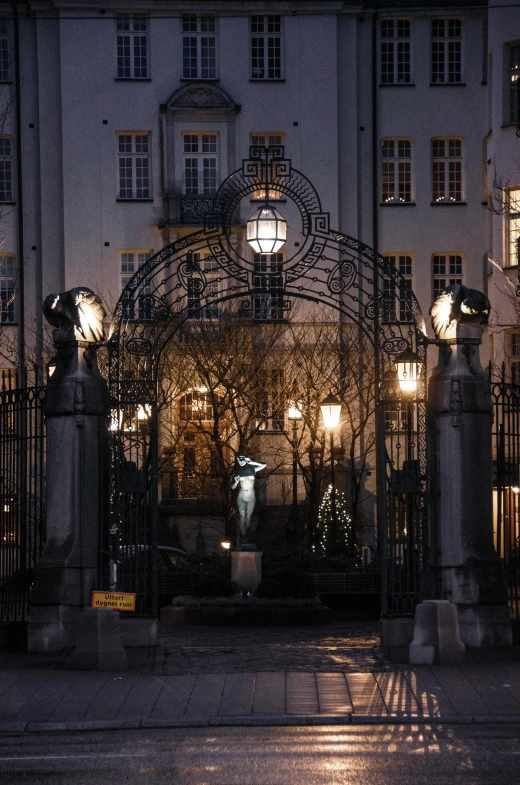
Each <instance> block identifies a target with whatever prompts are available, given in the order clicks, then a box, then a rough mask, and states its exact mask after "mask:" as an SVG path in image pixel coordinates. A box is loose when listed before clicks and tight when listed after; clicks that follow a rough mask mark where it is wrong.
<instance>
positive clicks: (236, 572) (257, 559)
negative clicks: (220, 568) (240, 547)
mask: <svg viewBox="0 0 520 785" xmlns="http://www.w3.org/2000/svg"><path fill="white" fill-rule="evenodd" d="M231 580H232V581H235V582H236V583H237V584H238V586H239V587H240V589H241V591H251V592H252V591H254V590H255V589H256V587H257V586H258V584H259V583H260V581H261V580H262V551H233V553H232V554H231Z"/></svg>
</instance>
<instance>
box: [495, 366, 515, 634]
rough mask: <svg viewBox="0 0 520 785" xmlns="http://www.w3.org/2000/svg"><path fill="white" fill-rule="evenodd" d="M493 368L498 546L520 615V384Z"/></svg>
mask: <svg viewBox="0 0 520 785" xmlns="http://www.w3.org/2000/svg"><path fill="white" fill-rule="evenodd" d="M505 376H506V374H505V366H503V367H502V372H501V374H500V375H499V377H498V379H497V378H496V376H495V378H493V374H492V372H491V368H490V381H491V398H492V401H493V442H492V446H493V511H494V532H495V548H496V550H497V553H498V555H499V556H500V558H501V559H502V560H503V563H504V569H505V573H506V580H507V583H508V586H509V604H510V607H511V613H512V615H513V616H514V617H515V618H517V619H518V618H520V387H519V386H518V385H516V384H509V383H508V382H506V380H505Z"/></svg>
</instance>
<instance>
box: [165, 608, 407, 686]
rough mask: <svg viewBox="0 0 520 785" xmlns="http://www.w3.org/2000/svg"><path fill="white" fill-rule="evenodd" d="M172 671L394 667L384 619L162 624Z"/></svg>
mask: <svg viewBox="0 0 520 785" xmlns="http://www.w3.org/2000/svg"><path fill="white" fill-rule="evenodd" d="M160 640H161V644H162V646H164V652H165V655H164V666H163V673H164V674H165V675H167V676H170V675H177V674H187V673H192V674H200V673H248V672H249V673H250V672H251V671H255V672H257V673H258V672H261V671H271V672H272V671H314V672H328V673H331V672H336V671H346V672H367V671H385V670H392V669H393V667H394V666H393V665H392V664H391V663H390V662H389V661H388V660H387V659H386V658H385V657H384V655H383V653H382V651H381V649H380V646H379V624H378V622H373V621H367V622H360V621H355V622H354V621H352V622H350V621H347V622H345V621H342V622H334V623H331V624H323V625H308V626H294V627H283V626H280V627H202V626H174V627H172V626H166V625H162V626H161V630H160Z"/></svg>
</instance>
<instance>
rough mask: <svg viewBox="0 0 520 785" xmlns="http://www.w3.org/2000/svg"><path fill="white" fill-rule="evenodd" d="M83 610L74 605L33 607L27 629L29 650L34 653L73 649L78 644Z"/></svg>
mask: <svg viewBox="0 0 520 785" xmlns="http://www.w3.org/2000/svg"><path fill="white" fill-rule="evenodd" d="M80 612H81V608H79V607H76V606H73V605H41V606H33V607H31V616H30V620H29V624H28V627H27V650H28V651H32V652H45V651H62V650H63V649H72V647H73V646H74V644H75V643H76V638H77V632H78V625H79V615H80Z"/></svg>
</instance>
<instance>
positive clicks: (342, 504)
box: [313, 485, 360, 564]
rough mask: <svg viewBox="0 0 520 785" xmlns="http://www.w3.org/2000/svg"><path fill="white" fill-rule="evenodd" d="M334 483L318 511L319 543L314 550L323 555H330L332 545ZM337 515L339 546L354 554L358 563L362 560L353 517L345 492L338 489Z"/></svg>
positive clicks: (341, 549) (349, 553)
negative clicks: (349, 512)
mask: <svg viewBox="0 0 520 785" xmlns="http://www.w3.org/2000/svg"><path fill="white" fill-rule="evenodd" d="M332 490H333V487H332V485H329V486H328V488H327V490H326V491H325V493H324V495H323V499H322V501H321V504H320V509H319V511H318V537H319V539H318V544H317V546H316V547H315V548H313V550H314V552H317V553H319V554H320V555H321V556H328V555H330V550H331V546H332V525H331V523H332V515H333V509H332V507H333V498H332ZM336 515H337V548H338V550H339V551H340V552H343V554H344V555H345V556H352V557H353V558H354V561H355V562H356V564H357V563H358V562H360V558H359V557H360V554H359V548H358V545H357V543H356V534H355V531H354V526H353V525H352V518H351V517H350V515H349V514H348V512H347V505H346V501H345V494H344V493H343V492H342V491H338V490H337V489H336Z"/></svg>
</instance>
